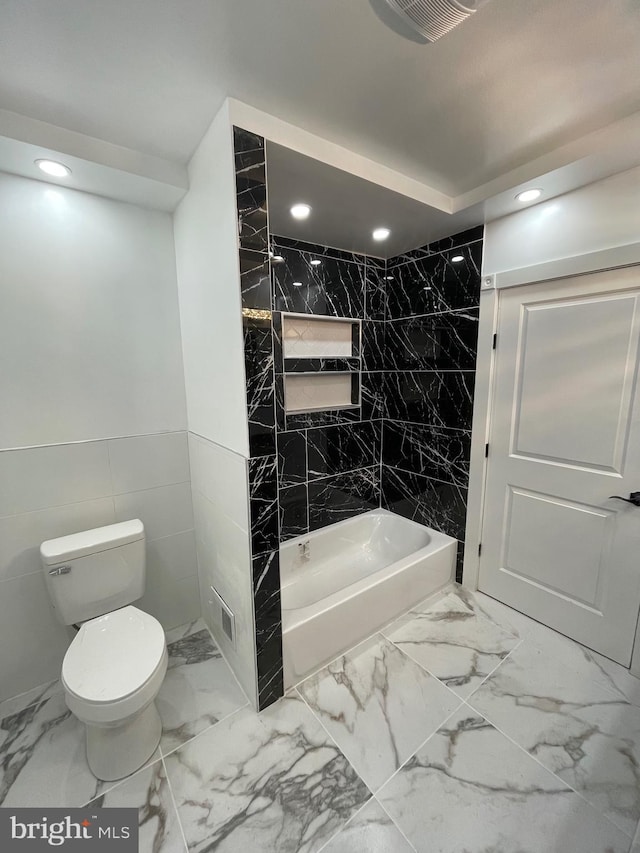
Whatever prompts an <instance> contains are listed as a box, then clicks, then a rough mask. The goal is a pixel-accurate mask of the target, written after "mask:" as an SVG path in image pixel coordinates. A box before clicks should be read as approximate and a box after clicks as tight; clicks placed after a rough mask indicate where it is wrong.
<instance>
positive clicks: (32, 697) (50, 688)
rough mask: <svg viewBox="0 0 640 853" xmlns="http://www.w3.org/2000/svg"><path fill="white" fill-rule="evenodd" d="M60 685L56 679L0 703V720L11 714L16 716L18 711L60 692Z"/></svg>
mask: <svg viewBox="0 0 640 853" xmlns="http://www.w3.org/2000/svg"><path fill="white" fill-rule="evenodd" d="M62 689H63V688H62V684H61V683H60V681H59V680H58V679H56V680H55V681H50V682H49V683H48V684H42V685H40V687H34V688H33V690H29V691H27V692H26V693H21V694H20V695H19V696H14V697H13V698H12V699H5V700H4V702H0V720H4V718H5V717H9V716H10V715H11V714H17V713H18V712H19V711H24V709H25V708H28V707H29V705H36V704H37V703H38V702H42V701H43V700H44V699H48V698H49V697H51V696H53V695H54V694H55V693H61V692H62Z"/></svg>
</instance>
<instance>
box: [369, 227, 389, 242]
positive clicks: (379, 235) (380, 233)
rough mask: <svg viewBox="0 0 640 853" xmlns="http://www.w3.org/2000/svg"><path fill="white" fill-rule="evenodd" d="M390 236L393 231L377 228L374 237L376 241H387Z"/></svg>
mask: <svg viewBox="0 0 640 853" xmlns="http://www.w3.org/2000/svg"><path fill="white" fill-rule="evenodd" d="M389 234H391V231H389V229H388V228H376V229H375V231H374V232H373V234H372V237H373V239H374V240H386V239H387V237H388V236H389Z"/></svg>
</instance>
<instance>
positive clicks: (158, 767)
mask: <svg viewBox="0 0 640 853" xmlns="http://www.w3.org/2000/svg"><path fill="white" fill-rule="evenodd" d="M87 807H88V808H89V809H91V808H95V809H99V808H108V809H114V808H137V809H138V826H139V830H138V831H139V836H138V853H186V850H187V846H186V843H185V840H184V837H183V835H182V829H181V827H180V822H179V820H178V813H177V811H176V807H175V804H174V802H173V797H172V796H171V790H170V788H169V782H168V780H167V776H166V772H165V768H164V764H163V762H162V759H160V760H158V761H155V762H154V763H153V764H150V765H148V766H147V767H145V768H144V770H139V771H138V772H137V773H134V775H133V776H129V777H128V778H127V779H125V780H124V781H122V782H120V783H118V784H117V785H115V787H113V788H111V789H110V790H108V791H106V792H105V793H103V794H101V795H100V796H99V797H98V798H96V799H94V800H92V801H91V802H90V803H89V804H88V806H87Z"/></svg>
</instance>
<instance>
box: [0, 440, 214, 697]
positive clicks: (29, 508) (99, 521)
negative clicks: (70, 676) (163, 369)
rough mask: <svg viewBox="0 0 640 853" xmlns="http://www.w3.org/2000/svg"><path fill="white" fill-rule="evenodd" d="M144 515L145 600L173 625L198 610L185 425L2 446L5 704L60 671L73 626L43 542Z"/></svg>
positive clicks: (0, 582) (1, 688) (0, 630)
mask: <svg viewBox="0 0 640 853" xmlns="http://www.w3.org/2000/svg"><path fill="white" fill-rule="evenodd" d="M129 518H140V519H142V522H143V523H144V526H145V531H146V536H147V578H146V589H145V594H144V596H143V598H142V599H141V600H140V601H139V602H137V606H138V607H140V608H142V609H143V610H146V611H147V612H148V613H151V614H152V615H154V616H155V617H156V618H157V619H159V620H160V622H161V623H162V625H163V627H164V628H165V629H169V628H174V627H176V626H178V625H182V624H184V623H185V622H190V621H191V620H193V619H196V618H197V617H198V616H199V615H200V600H199V594H198V574H197V563H196V549H195V534H194V530H193V527H194V525H193V511H192V504H191V485H190V482H189V454H188V447H187V436H186V433H185V432H175V433H165V434H162V435H147V436H136V437H133V438H116V439H111V440H109V441H91V442H80V443H75V444H56V445H50V446H48V447H36V448H28V449H23V450H4V451H2V452H0V701H2V700H4V699H7V698H10V697H11V696H15V695H17V694H19V693H22V692H24V691H26V690H29V689H31V688H32V687H35V686H37V685H39V684H42V683H44V682H46V681H52V680H54V679H56V678H58V677H59V675H60V667H61V665H62V658H63V657H64V653H65V652H66V650H67V646H68V644H69V641H70V639H71V638H72V637H73V635H74V632H73V630H70V629H68V628H66V627H65V626H63V625H61V624H60V623H59V622H58V621H57V619H56V617H55V614H54V611H53V608H52V606H51V601H50V599H49V595H48V593H47V590H46V586H45V583H44V576H43V572H42V567H41V565H40V556H39V548H40V543H41V542H43V541H44V540H45V539H50V538H54V537H57V536H65V535H66V534H68V533H76V532H78V531H80V530H88V529H91V528H92V527H101V526H102V525H105V524H115V523H116V522H117V521H124V520H126V519H129Z"/></svg>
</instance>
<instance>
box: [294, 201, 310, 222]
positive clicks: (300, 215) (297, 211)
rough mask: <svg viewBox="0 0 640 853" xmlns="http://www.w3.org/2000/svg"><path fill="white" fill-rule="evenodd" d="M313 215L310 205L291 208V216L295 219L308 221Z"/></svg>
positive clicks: (301, 204)
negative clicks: (308, 217)
mask: <svg viewBox="0 0 640 853" xmlns="http://www.w3.org/2000/svg"><path fill="white" fill-rule="evenodd" d="M310 213H311V207H310V206H309V205H308V204H303V203H302V202H301V203H300V204H294V205H293V207H292V208H291V215H292V216H293V218H294V219H306V218H307V216H309V214H310Z"/></svg>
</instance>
